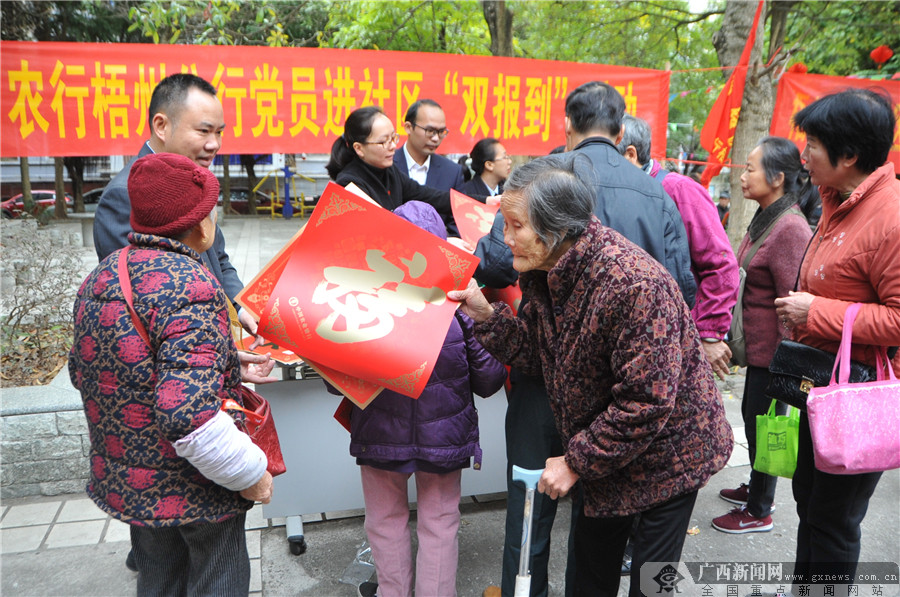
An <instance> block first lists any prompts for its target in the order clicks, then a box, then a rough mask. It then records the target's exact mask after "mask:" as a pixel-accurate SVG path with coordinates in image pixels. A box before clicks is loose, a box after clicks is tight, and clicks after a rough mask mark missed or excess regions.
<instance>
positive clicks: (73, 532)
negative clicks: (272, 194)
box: [0, 217, 900, 597]
mask: <svg viewBox="0 0 900 597" xmlns="http://www.w3.org/2000/svg"><path fill="white" fill-rule="evenodd" d="M221 224H222V229H223V232H224V233H225V236H226V238H227V243H226V244H227V247H228V249H229V254H230V256H231V260H232V263H233V264H234V265H235V267H236V268H237V270H238V274H239V275H240V276H241V279H243V280H244V281H245V282H247V281H249V280H250V279H252V278H253V276H254V275H255V274H256V273H257V272H258V271H259V268H260V267H261V266H262V265H264V264H265V263H266V262H267V261H268V260H269V259H270V258H271V257H272V256H274V254H275V253H276V252H277V251H278V250H279V249H280V248H281V247H282V245H283V244H284V243H285V242H286V241H287V240H288V239H290V238H291V236H293V234H295V233H296V232H297V230H298V229H299V227H300V224H301V221H300V220H299V218H298V219H295V220H292V221H286V220H283V219H276V220H270V219H268V218H249V217H244V218H224V219H222V220H221ZM94 263H96V261H94ZM719 386H720V388H721V389H722V391H723V397H724V401H725V407H726V412H727V415H728V419H729V421H730V422H731V424H732V428H733V430H734V434H735V440H736V442H737V444H736V446H735V451H734V454H733V456H732V458H731V461H730V462H729V465H728V467H727V468H726V469H725V470H723V471H722V472H720V473H719V474H717V475H716V476H715V477H713V478H712V479H711V480H710V483H709V484H708V486H707V487H705V488H704V489H702V490H701V491H700V494H699V496H698V499H697V504H696V506H695V509H694V514H693V520H692V522H691V527H693V528H692V531H691V533H693V534H690V535H689V536H688V537H687V539H686V541H685V547H684V554H683V558H682V559H683V560H684V561H712V562H723V561H734V562H741V561H755V562H787V563H790V562H791V561H792V560H793V554H794V549H795V536H796V524H797V522H796V518H797V517H796V514H795V513H794V504H793V499H792V497H791V488H790V482H788V481H785V480H781V482H779V484H778V489H777V494H776V503H777V505H778V511H777V513H776V514H775V516H774V520H775V528H774V530H772V531H771V532H768V533H751V534H748V535H728V534H725V533H720V532H717V531H715V530H714V529H712V528H711V527H710V521H711V519H712V518H714V517H716V516H719V515H721V514H724V513H726V512H727V511H728V510H729V509H730V507H731V505H730V504H728V503H726V502H724V501H722V500H721V499H719V497H718V495H717V494H718V491H719V490H720V489H722V488H725V487H737V485H738V484H739V483H741V482H746V481H747V477H748V474H749V458H748V454H747V449H746V442H745V439H744V430H743V427H742V423H741V415H740V398H741V394H742V391H743V375H741V374H739V373H738V374H734V375H731V376H729V379H728V380H727V381H726V382H720V384H719ZM310 482H311V483H314V482H315V480H310ZM898 496H900V472H898V471H892V472H890V473H886V474H885V476H884V478H883V479H882V481H881V483H880V485H879V487H878V489H877V491H876V493H875V495H874V497H873V499H872V502H871V505H870V508H869V513H868V515H867V517H866V520H865V521H864V523H863V551H862V555H861V558H860V560H861V561H870V562H879V561H889V562H898V561H900V500H898ZM505 510H506V502H505V498H504V496H503V495H502V494H501V495H493V496H482V497H480V498H479V497H476V498H474V499H473V498H471V497H467V498H464V501H463V504H462V505H461V511H462V524H461V528H460V567H459V574H458V581H457V588H458V592H459V595H460V596H461V597H480V595H481V592H482V590H483V589H484V588H485V587H486V586H488V585H489V584H499V581H500V567H501V557H502V544H503V535H504V517H505ZM569 512H570V506H569V502H568V500H563V501H562V502H561V505H560V510H559V514H558V518H557V521H558V523H557V524H556V525H555V528H554V532H553V539H552V541H553V545H554V548H553V552H552V556H551V562H550V592H549V595H550V597H562V595H563V594H564V581H563V578H564V570H565V545H566V535H567V529H568V523H567V521H568V516H569ZM413 519H414V517H413ZM247 529H248V533H247V540H248V546H249V549H250V557H251V571H252V577H251V594H252V595H264V596H266V597H271V596H282V595H285V596H287V595H299V596H307V595H308V596H316V597H329V596H336V597H351V596H353V595H356V588H355V586H353V585H350V584H346V583H342V582H341V579H342V577H344V576H345V574H346V573H347V570H348V566H350V564H351V563H352V562H353V560H354V556H355V555H356V552H357V549H358V548H359V546H360V545H361V544H362V543H363V542H364V540H365V531H364V529H363V518H362V511H353V512H341V513H322V514H320V515H318V516H312V517H304V537H305V539H306V542H307V545H308V551H307V552H306V553H305V554H303V555H300V556H294V555H292V554H291V553H290V550H289V544H288V542H287V538H286V532H285V527H284V520H283V519H272V520H266V519H264V518H263V517H262V508H260V507H256V508H254V509H253V510H251V511H250V512H249V514H248V519H247ZM0 548H2V549H0V551H2V556H0V594H2V595H4V596H5V597H6V596H28V597H32V596H34V597H37V596H66V597H75V596H79V597H80V596H85V597H87V596H91V597H94V596H106V595H109V596H119V595H134V594H135V587H136V574H134V573H132V572H130V571H129V570H128V569H127V568H125V556H126V554H127V553H128V550H129V540H128V529H127V525H125V524H123V523H120V522H118V521H116V520H114V519H111V518H109V517H108V516H106V515H105V514H104V513H103V512H102V511H100V510H99V509H98V508H97V507H96V506H94V505H93V503H92V502H91V501H90V500H89V499H87V498H86V497H85V495H84V494H83V493H82V494H72V495H63V496H56V497H37V498H24V499H14V500H4V501H3V503H2V504H0ZM627 584H628V583H627V581H623V585H624V586H623V587H622V590H621V591H620V594H624V592H625V591H626V589H627ZM896 589H897V585H893V586H890V587H888V588H887V589H886V590H885V592H883V596H884V597H893V596H895V595H898V591H896ZM772 590H774V589H772ZM750 592H751V591H750V586H749V585H742V587H741V592H740V593H738V594H735V595H733V596H731V597H743V596H744V595H749V594H750ZM863 594H864V593H860V595H863ZM719 595H720V593H713V594H711V595H710V597H719ZM721 595H722V597H725V593H724V592H722V593H721ZM419 597H427V596H419Z"/></svg>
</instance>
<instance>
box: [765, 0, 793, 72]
mask: <svg viewBox="0 0 900 597" xmlns="http://www.w3.org/2000/svg"><path fill="white" fill-rule="evenodd" d="M795 4H797V0H772V2H771V4H770V6H769V10H770V16H769V52H768V58H772V55H773V54H774V53H775V52H776V51H777V50H778V49H779V48H780V47H781V46H782V45H784V33H785V31H786V29H787V17H788V14H789V13H790V12H791V10H793V8H794V5H795ZM766 62H767V63H768V60H766Z"/></svg>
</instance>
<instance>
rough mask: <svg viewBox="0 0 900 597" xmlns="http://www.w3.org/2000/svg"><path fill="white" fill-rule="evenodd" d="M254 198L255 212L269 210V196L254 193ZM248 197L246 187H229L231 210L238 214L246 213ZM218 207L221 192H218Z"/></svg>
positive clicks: (220, 202) (260, 192) (262, 193)
mask: <svg viewBox="0 0 900 597" xmlns="http://www.w3.org/2000/svg"><path fill="white" fill-rule="evenodd" d="M254 196H255V197H256V209H257V210H263V209H269V205H270V203H271V199H270V198H269V195H267V194H266V193H264V192H262V191H256V192H255V193H254ZM249 197H250V189H248V188H247V187H231V209H233V210H234V211H236V212H238V213H240V214H246V213H248V211H247V199H248V198H249ZM219 205H222V191H219Z"/></svg>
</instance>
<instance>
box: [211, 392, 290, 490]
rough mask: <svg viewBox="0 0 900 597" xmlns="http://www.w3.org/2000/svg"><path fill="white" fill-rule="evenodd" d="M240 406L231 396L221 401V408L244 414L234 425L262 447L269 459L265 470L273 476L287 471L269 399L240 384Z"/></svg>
mask: <svg viewBox="0 0 900 597" xmlns="http://www.w3.org/2000/svg"><path fill="white" fill-rule="evenodd" d="M241 400H242V401H243V403H244V406H241V405H240V404H238V403H237V402H236V401H234V400H232V399H231V398H226V399H225V400H223V401H222V410H226V411H227V410H238V411H241V412H243V413H244V414H245V415H246V416H245V417H244V420H243V421H242V422H240V421H238V422H236V425H237V426H238V427H240V428H241V429H242V430H243V431H245V432H246V433H247V435H249V436H250V439H252V440H253V443H254V444H256V445H257V446H259V447H260V449H262V451H263V452H264V453H265V455H266V458H267V459H268V461H269V464H268V466H266V470H267V471H269V474H271V475H272V476H273V477H277V476H278V475H281V474H283V473H284V472H285V471H287V467H286V466H285V465H284V456H283V455H282V453H281V442H279V441H278V431H276V430H275V419H273V418H272V409H271V408H270V407H269V401H268V400H266V399H265V398H263V397H262V396H260V395H259V394H257V393H256V392H254V391H253V390H251V389H250V388H248V387H247V386H245V385H242V386H241Z"/></svg>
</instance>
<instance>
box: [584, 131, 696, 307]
mask: <svg viewBox="0 0 900 597" xmlns="http://www.w3.org/2000/svg"><path fill="white" fill-rule="evenodd" d="M573 151H575V152H577V153H580V154H582V155H585V156H587V157H588V158H589V159H590V160H591V163H592V164H593V166H594V181H593V184H592V185H591V186H592V188H593V189H594V193H595V200H594V214H595V215H596V216H597V217H598V218H600V222H601V223H602V224H603V225H604V226H609V227H610V228H612V229H613V230H615V231H617V232H618V233H620V234H621V235H622V236H624V237H625V238H627V239H628V240H630V241H631V242H633V243H634V244H636V245H637V246H639V247H640V248H642V249H644V250H645V251H647V252H648V253H650V256H651V257H653V258H654V259H656V260H657V261H658V262H659V263H661V264H662V265H663V267H665V268H666V269H667V270H668V271H669V273H670V274H672V277H673V278H675V281H676V282H677V283H678V287H679V288H680V289H681V294H682V296H683V297H684V301H685V302H686V303H687V304H688V306H689V307H693V306H694V298H695V295H696V293H697V282H696V281H695V280H694V275H693V274H692V273H691V253H690V248H689V247H688V241H687V232H686V231H685V228H684V222H682V220H681V215H680V214H679V213H678V208H677V207H676V205H675V202H674V201H672V199H671V198H670V197H669V196H668V195H666V192H665V191H664V190H663V188H662V185H660V184H659V182H658V181H656V180H654V179H653V178H650V177H649V176H647V175H646V174H644V173H643V172H641V170H640V169H638V168H635V167H634V165H632V164H631V162H629V161H628V160H626V159H625V158H624V157H622V156H621V155H619V152H618V150H617V149H616V146H615V145H614V144H613V143H612V141H610V140H609V139H606V138H604V137H590V138H588V139H585V140H584V141H582V142H581V143H579V144H578V145H577V146H576V147H575V149H574V150H573Z"/></svg>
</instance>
